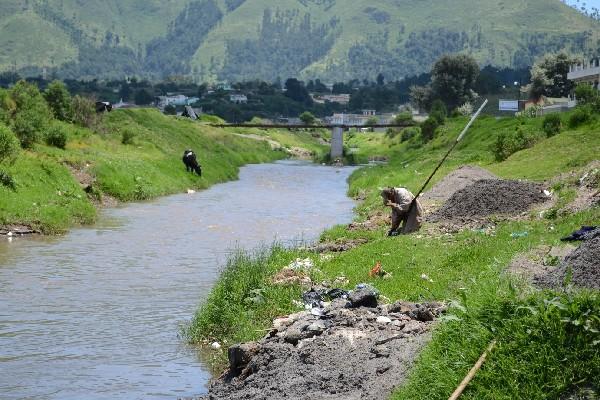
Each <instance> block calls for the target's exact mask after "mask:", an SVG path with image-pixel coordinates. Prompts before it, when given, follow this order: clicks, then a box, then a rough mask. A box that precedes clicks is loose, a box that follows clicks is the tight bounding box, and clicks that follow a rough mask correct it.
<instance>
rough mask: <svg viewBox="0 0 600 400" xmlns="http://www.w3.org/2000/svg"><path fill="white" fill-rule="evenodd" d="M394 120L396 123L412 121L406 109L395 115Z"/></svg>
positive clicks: (409, 122)
mask: <svg viewBox="0 0 600 400" xmlns="http://www.w3.org/2000/svg"><path fill="white" fill-rule="evenodd" d="M394 122H395V123H396V124H398V125H400V124H411V123H412V122H413V117H412V114H411V113H410V112H408V111H404V112H401V113H400V114H398V115H396V118H395V120H394Z"/></svg>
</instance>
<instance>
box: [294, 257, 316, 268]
mask: <svg viewBox="0 0 600 400" xmlns="http://www.w3.org/2000/svg"><path fill="white" fill-rule="evenodd" d="M314 266H315V265H314V263H313V261H312V260H311V259H310V258H305V259H300V258H296V260H294V261H292V262H291V263H290V265H288V268H289V269H295V270H298V269H311V268H313V267H314Z"/></svg>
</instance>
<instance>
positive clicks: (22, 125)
mask: <svg viewBox="0 0 600 400" xmlns="http://www.w3.org/2000/svg"><path fill="white" fill-rule="evenodd" d="M9 95H10V97H11V99H12V102H13V104H14V111H13V112H12V113H11V116H10V126H11V128H12V130H13V132H14V133H15V135H17V137H18V138H19V141H20V142H21V146H22V147H24V148H30V147H32V146H33V144H34V143H36V142H37V141H38V140H39V138H40V135H41V134H42V132H44V131H45V130H46V128H47V127H48V123H49V122H50V120H51V119H52V113H51V111H50V108H49V107H48V104H47V103H46V100H44V97H43V96H42V94H41V93H40V91H39V89H38V88H37V86H35V85H34V84H31V83H28V82H25V81H19V82H17V84H16V85H15V86H13V88H12V89H10V91H9Z"/></svg>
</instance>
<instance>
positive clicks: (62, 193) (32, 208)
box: [0, 109, 316, 233]
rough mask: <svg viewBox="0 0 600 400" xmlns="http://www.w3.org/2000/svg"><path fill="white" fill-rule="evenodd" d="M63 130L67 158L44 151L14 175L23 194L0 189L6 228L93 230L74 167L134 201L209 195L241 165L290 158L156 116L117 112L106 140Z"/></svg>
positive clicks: (101, 187)
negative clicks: (187, 164) (191, 167)
mask: <svg viewBox="0 0 600 400" xmlns="http://www.w3.org/2000/svg"><path fill="white" fill-rule="evenodd" d="M64 129H66V130H67V131H68V136H69V142H68V144H67V147H66V149H65V150H60V149H57V148H53V147H48V146H45V145H37V146H36V148H35V151H33V152H27V153H22V155H21V157H20V158H19V159H18V162H17V163H16V164H15V165H13V166H12V167H10V168H9V169H8V172H9V173H10V174H11V175H12V176H13V177H14V179H15V180H16V182H17V189H16V191H12V190H10V189H9V188H6V187H4V186H0V224H10V223H24V224H27V225H31V226H33V227H35V228H37V229H41V230H42V231H43V232H45V233H55V232H62V231H64V230H66V229H67V228H68V227H70V226H72V225H74V224H79V223H90V222H92V221H93V220H94V217H95V210H94V207H93V205H92V203H91V202H90V200H89V199H88V197H87V195H86V194H85V193H84V192H83V190H82V189H81V188H80V185H79V184H78V183H77V182H76V181H75V180H74V178H73V177H72V176H71V174H70V172H69V170H68V168H67V165H70V166H74V167H75V168H78V169H81V168H84V166H86V165H88V166H89V167H88V168H87V171H88V173H89V174H90V175H92V176H93V177H95V179H96V183H95V187H96V189H97V190H98V191H100V192H102V193H104V194H106V195H109V196H112V197H115V198H116V199H118V200H121V201H132V200H143V199H149V198H153V197H157V196H162V195H166V194H171V193H178V192H182V191H185V190H186V189H188V188H193V189H205V188H207V187H209V186H210V185H213V184H215V183H219V182H225V181H228V180H232V179H236V178H237V176H238V171H239V167H240V166H242V165H245V164H249V163H260V162H267V161H273V160H276V159H280V158H283V157H285V154H284V153H283V152H281V151H272V150H271V148H270V146H269V145H268V144H267V143H265V142H261V141H257V140H252V139H246V138H243V137H240V136H239V135H235V134H233V133H231V132H230V131H229V130H224V129H220V128H211V127H209V126H206V125H202V124H199V123H195V122H193V121H191V120H188V119H182V118H175V117H167V116H164V115H162V114H160V113H159V112H157V111H155V110H151V109H133V110H117V111H113V112H112V113H110V114H108V115H106V119H105V121H104V124H103V128H102V131H103V132H104V133H100V134H95V133H92V132H91V131H89V130H87V129H83V128H77V127H75V126H72V125H68V124H64ZM126 130H128V131H131V132H133V133H135V136H134V139H133V143H132V144H129V145H124V144H123V143H122V142H121V139H122V133H123V131H126ZM278 135H279V136H281V137H286V135H289V136H291V134H289V133H286V132H282V133H280V134H278ZM288 140H290V141H293V140H296V139H295V137H291V138H289V139H288ZM314 142H315V143H316V140H315V141H314ZM313 146H315V145H314V144H313ZM187 148H192V149H194V151H195V152H196V153H197V155H198V160H199V162H200V164H201V165H202V167H203V174H202V177H201V178H200V177H198V176H196V175H193V174H190V173H187V172H186V171H185V168H184V166H183V163H182V161H181V156H182V154H183V150H184V149H187Z"/></svg>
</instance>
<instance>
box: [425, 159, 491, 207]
mask: <svg viewBox="0 0 600 400" xmlns="http://www.w3.org/2000/svg"><path fill="white" fill-rule="evenodd" d="M497 178H498V177H497V176H496V175H494V174H492V173H491V172H490V171H488V170H485V169H483V168H480V167H476V166H472V165H464V166H462V167H460V168H458V169H456V170H454V171H453V172H451V173H449V174H448V175H446V177H444V179H442V180H441V181H439V182H438V183H437V184H436V185H435V186H433V187H432V188H431V190H429V191H428V192H425V193H424V194H423V197H422V199H423V200H429V201H433V202H444V201H446V200H448V199H449V198H450V197H451V196H452V195H453V194H454V193H456V192H457V191H459V190H461V189H464V188H466V187H467V186H469V185H471V184H473V183H475V182H477V181H479V180H482V179H497Z"/></svg>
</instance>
